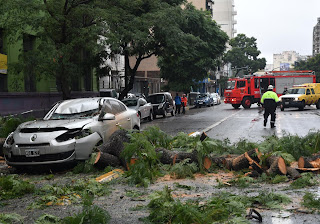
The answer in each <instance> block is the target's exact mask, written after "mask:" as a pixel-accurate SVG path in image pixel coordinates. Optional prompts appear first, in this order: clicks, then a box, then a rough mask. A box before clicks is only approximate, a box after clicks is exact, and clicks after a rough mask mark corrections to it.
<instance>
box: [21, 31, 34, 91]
mask: <svg viewBox="0 0 320 224" xmlns="http://www.w3.org/2000/svg"><path fill="white" fill-rule="evenodd" d="M35 39H36V37H35V36H32V35H29V34H24V35H23V51H24V54H26V55H25V57H24V58H25V63H26V67H25V69H24V71H23V73H24V89H25V91H26V92H35V91H36V78H35V75H34V64H33V62H32V60H29V57H28V56H29V55H30V54H31V51H32V50H33V48H34V43H35Z"/></svg>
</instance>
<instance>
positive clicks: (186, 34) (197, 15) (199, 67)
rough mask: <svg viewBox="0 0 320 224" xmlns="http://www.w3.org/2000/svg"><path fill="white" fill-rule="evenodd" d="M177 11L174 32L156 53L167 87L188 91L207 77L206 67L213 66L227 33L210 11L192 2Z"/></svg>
mask: <svg viewBox="0 0 320 224" xmlns="http://www.w3.org/2000/svg"><path fill="white" fill-rule="evenodd" d="M180 14H181V15H179V19H176V20H175V21H176V23H177V27H178V28H177V29H176V31H175V35H171V36H169V37H168V39H167V42H166V44H167V47H166V48H165V49H164V50H163V52H162V54H161V55H160V57H159V67H160V68H161V75H162V77H163V78H165V79H166V80H168V83H169V84H168V86H169V88H170V89H174V90H177V91H185V92H188V91H190V86H195V85H196V84H197V83H198V82H199V81H202V80H203V79H204V78H206V77H208V71H209V70H216V67H217V66H218V63H219V61H218V59H219V57H221V56H222V54H223V52H224V50H225V46H226V42H227V40H228V36H227V34H226V33H225V32H223V31H222V30H221V29H220V28H219V26H218V25H217V24H216V23H215V21H213V20H212V18H211V15H210V14H209V13H207V12H204V11H200V10H197V9H195V7H194V6H192V5H191V4H187V5H186V6H185V8H184V10H181V13H180ZM165 25H166V24H165ZM163 29H165V27H163Z"/></svg>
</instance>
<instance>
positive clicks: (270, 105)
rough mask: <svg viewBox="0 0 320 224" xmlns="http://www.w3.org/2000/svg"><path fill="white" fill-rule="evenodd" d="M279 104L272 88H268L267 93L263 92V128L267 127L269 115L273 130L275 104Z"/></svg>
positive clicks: (270, 86)
mask: <svg viewBox="0 0 320 224" xmlns="http://www.w3.org/2000/svg"><path fill="white" fill-rule="evenodd" d="M278 102H279V98H278V95H277V94H276V93H275V92H273V86H272V85H269V86H268V91H267V92H265V93H264V94H263V95H262V97H261V104H262V106H263V107H264V115H263V116H264V121H263V126H266V125H267V122H268V117H269V115H271V121H270V125H271V128H275V127H276V126H275V122H276V108H277V104H278Z"/></svg>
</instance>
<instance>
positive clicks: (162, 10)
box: [104, 0, 184, 99]
mask: <svg viewBox="0 0 320 224" xmlns="http://www.w3.org/2000/svg"><path fill="white" fill-rule="evenodd" d="M183 2H184V0H166V1H164V0H148V1H146V0H144V1H131V0H119V1H113V0H107V1H106V4H108V5H109V12H110V13H108V15H109V17H108V18H107V21H108V29H107V30H106V33H105V34H104V35H105V36H106V37H107V39H106V43H107V44H108V45H109V46H110V48H111V50H112V52H114V53H119V54H121V55H124V57H125V68H126V70H125V78H126V80H125V81H126V87H125V89H124V90H123V91H122V92H121V94H120V99H121V98H123V97H124V96H125V95H126V94H127V93H128V92H129V91H130V90H131V89H132V88H133V84H134V79H135V75H136V71H137V69H138V67H139V65H140V63H141V61H142V60H144V59H146V58H150V57H151V56H153V55H155V56H159V55H161V53H162V51H163V50H164V49H165V48H166V47H167V41H168V38H172V36H174V35H175V34H177V32H178V30H179V27H178V26H177V23H176V21H175V19H179V15H180V13H181V11H182V9H181V6H180V5H181V4H182V3H183ZM131 56H134V57H135V59H136V60H135V61H134V62H133V61H131V63H130V62H129V58H130V57H131Z"/></svg>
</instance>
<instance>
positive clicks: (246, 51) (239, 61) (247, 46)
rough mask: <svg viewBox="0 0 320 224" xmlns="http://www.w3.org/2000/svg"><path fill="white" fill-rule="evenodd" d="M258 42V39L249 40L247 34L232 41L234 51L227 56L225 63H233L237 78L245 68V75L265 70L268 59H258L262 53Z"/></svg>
mask: <svg viewBox="0 0 320 224" xmlns="http://www.w3.org/2000/svg"><path fill="white" fill-rule="evenodd" d="M256 41H257V39H256V38H254V37H251V38H249V37H247V36H246V35H245V34H238V35H237V36H236V37H235V38H232V39H231V40H230V42H229V44H230V46H231V47H232V49H231V50H229V51H228V52H227V53H226V54H225V56H224V61H225V62H228V63H231V67H232V69H234V70H235V76H236V75H237V74H238V73H239V72H240V71H241V70H242V69H244V68H246V69H245V70H244V73H245V74H248V73H249V72H256V71H258V70H259V69H264V68H265V66H266V59H265V58H258V56H259V55H260V53H261V52H260V51H259V50H258V47H257V43H256Z"/></svg>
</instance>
